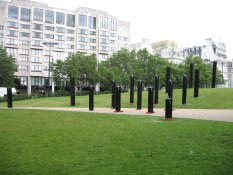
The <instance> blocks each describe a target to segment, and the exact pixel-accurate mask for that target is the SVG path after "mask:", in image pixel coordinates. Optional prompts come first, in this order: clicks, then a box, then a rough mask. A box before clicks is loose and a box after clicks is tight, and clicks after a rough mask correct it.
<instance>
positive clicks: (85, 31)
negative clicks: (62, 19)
mask: <svg viewBox="0 0 233 175" xmlns="http://www.w3.org/2000/svg"><path fill="white" fill-rule="evenodd" d="M87 33H88V32H87V30H86V29H78V34H82V35H87Z"/></svg>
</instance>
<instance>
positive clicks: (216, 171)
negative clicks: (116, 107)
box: [0, 109, 233, 175]
mask: <svg viewBox="0 0 233 175" xmlns="http://www.w3.org/2000/svg"><path fill="white" fill-rule="evenodd" d="M0 133H1V134H0V174H1V175H29V174H30V175H75V174H78V175H129V174H138V175H139V174H143V175H152V174H156V175H165V174H167V175H168V174H172V175H175V174H177V175H182V174H183V175H187V174H188V175H192V174H193V175H196V174H204V175H223V174H224V175H225V174H226V175H229V174H233V149H232V148H233V147H232V145H233V123H226V122H214V121H201V120H188V119H176V120H174V121H163V120H161V118H159V117H152V116H128V115H114V114H94V113H92V114H90V113H78V112H57V111H37V110H16V109H15V110H14V109H13V110H8V109H0Z"/></svg>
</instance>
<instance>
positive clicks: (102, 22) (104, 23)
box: [100, 17, 108, 29]
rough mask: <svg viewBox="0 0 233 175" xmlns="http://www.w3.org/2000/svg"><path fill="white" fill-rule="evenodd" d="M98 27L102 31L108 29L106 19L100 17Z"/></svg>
mask: <svg viewBox="0 0 233 175" xmlns="http://www.w3.org/2000/svg"><path fill="white" fill-rule="evenodd" d="M100 27H101V28H103V29H108V18H107V17H100Z"/></svg>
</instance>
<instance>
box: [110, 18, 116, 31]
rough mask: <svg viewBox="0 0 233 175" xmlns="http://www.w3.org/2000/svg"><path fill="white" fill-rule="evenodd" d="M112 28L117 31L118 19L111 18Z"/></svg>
mask: <svg viewBox="0 0 233 175" xmlns="http://www.w3.org/2000/svg"><path fill="white" fill-rule="evenodd" d="M109 22H110V24H109V25H110V30H113V31H116V30H117V20H116V19H110V21H109Z"/></svg>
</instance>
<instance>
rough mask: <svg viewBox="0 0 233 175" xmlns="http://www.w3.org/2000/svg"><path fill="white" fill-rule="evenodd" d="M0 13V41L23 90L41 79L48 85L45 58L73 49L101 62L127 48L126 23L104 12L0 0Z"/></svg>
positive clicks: (26, 0)
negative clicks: (91, 55)
mask: <svg viewBox="0 0 233 175" xmlns="http://www.w3.org/2000/svg"><path fill="white" fill-rule="evenodd" d="M0 13H1V16H0V45H2V46H3V47H5V48H6V50H7V52H8V53H9V54H12V55H13V56H14V57H15V58H16V60H17V64H18V72H16V74H15V75H16V77H17V79H16V80H17V81H16V82H17V84H18V85H19V86H20V87H21V88H22V89H25V90H27V92H28V94H31V93H32V91H34V90H38V89H40V88H44V87H45V86H46V83H47V86H48V87H49V88H50V89H51V86H52V81H51V73H50V71H48V70H49V65H50V63H51V62H55V61H57V60H59V59H66V58H67V57H68V56H70V55H71V54H73V53H75V52H77V51H79V52H82V53H85V54H92V53H94V54H96V55H97V58H98V60H99V61H104V60H106V59H107V58H108V57H109V56H110V55H111V54H112V53H114V52H116V51H118V50H119V49H121V48H123V47H124V48H129V42H130V24H129V23H128V22H124V21H120V20H118V19H117V17H114V16H112V15H109V14H108V13H107V12H104V11H100V10H96V9H90V8H86V7H79V8H78V9H76V10H75V11H71V10H65V9H59V8H54V7H49V6H48V5H47V4H44V3H38V2H34V1H30V0H11V1H0ZM48 77H50V78H48Z"/></svg>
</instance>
